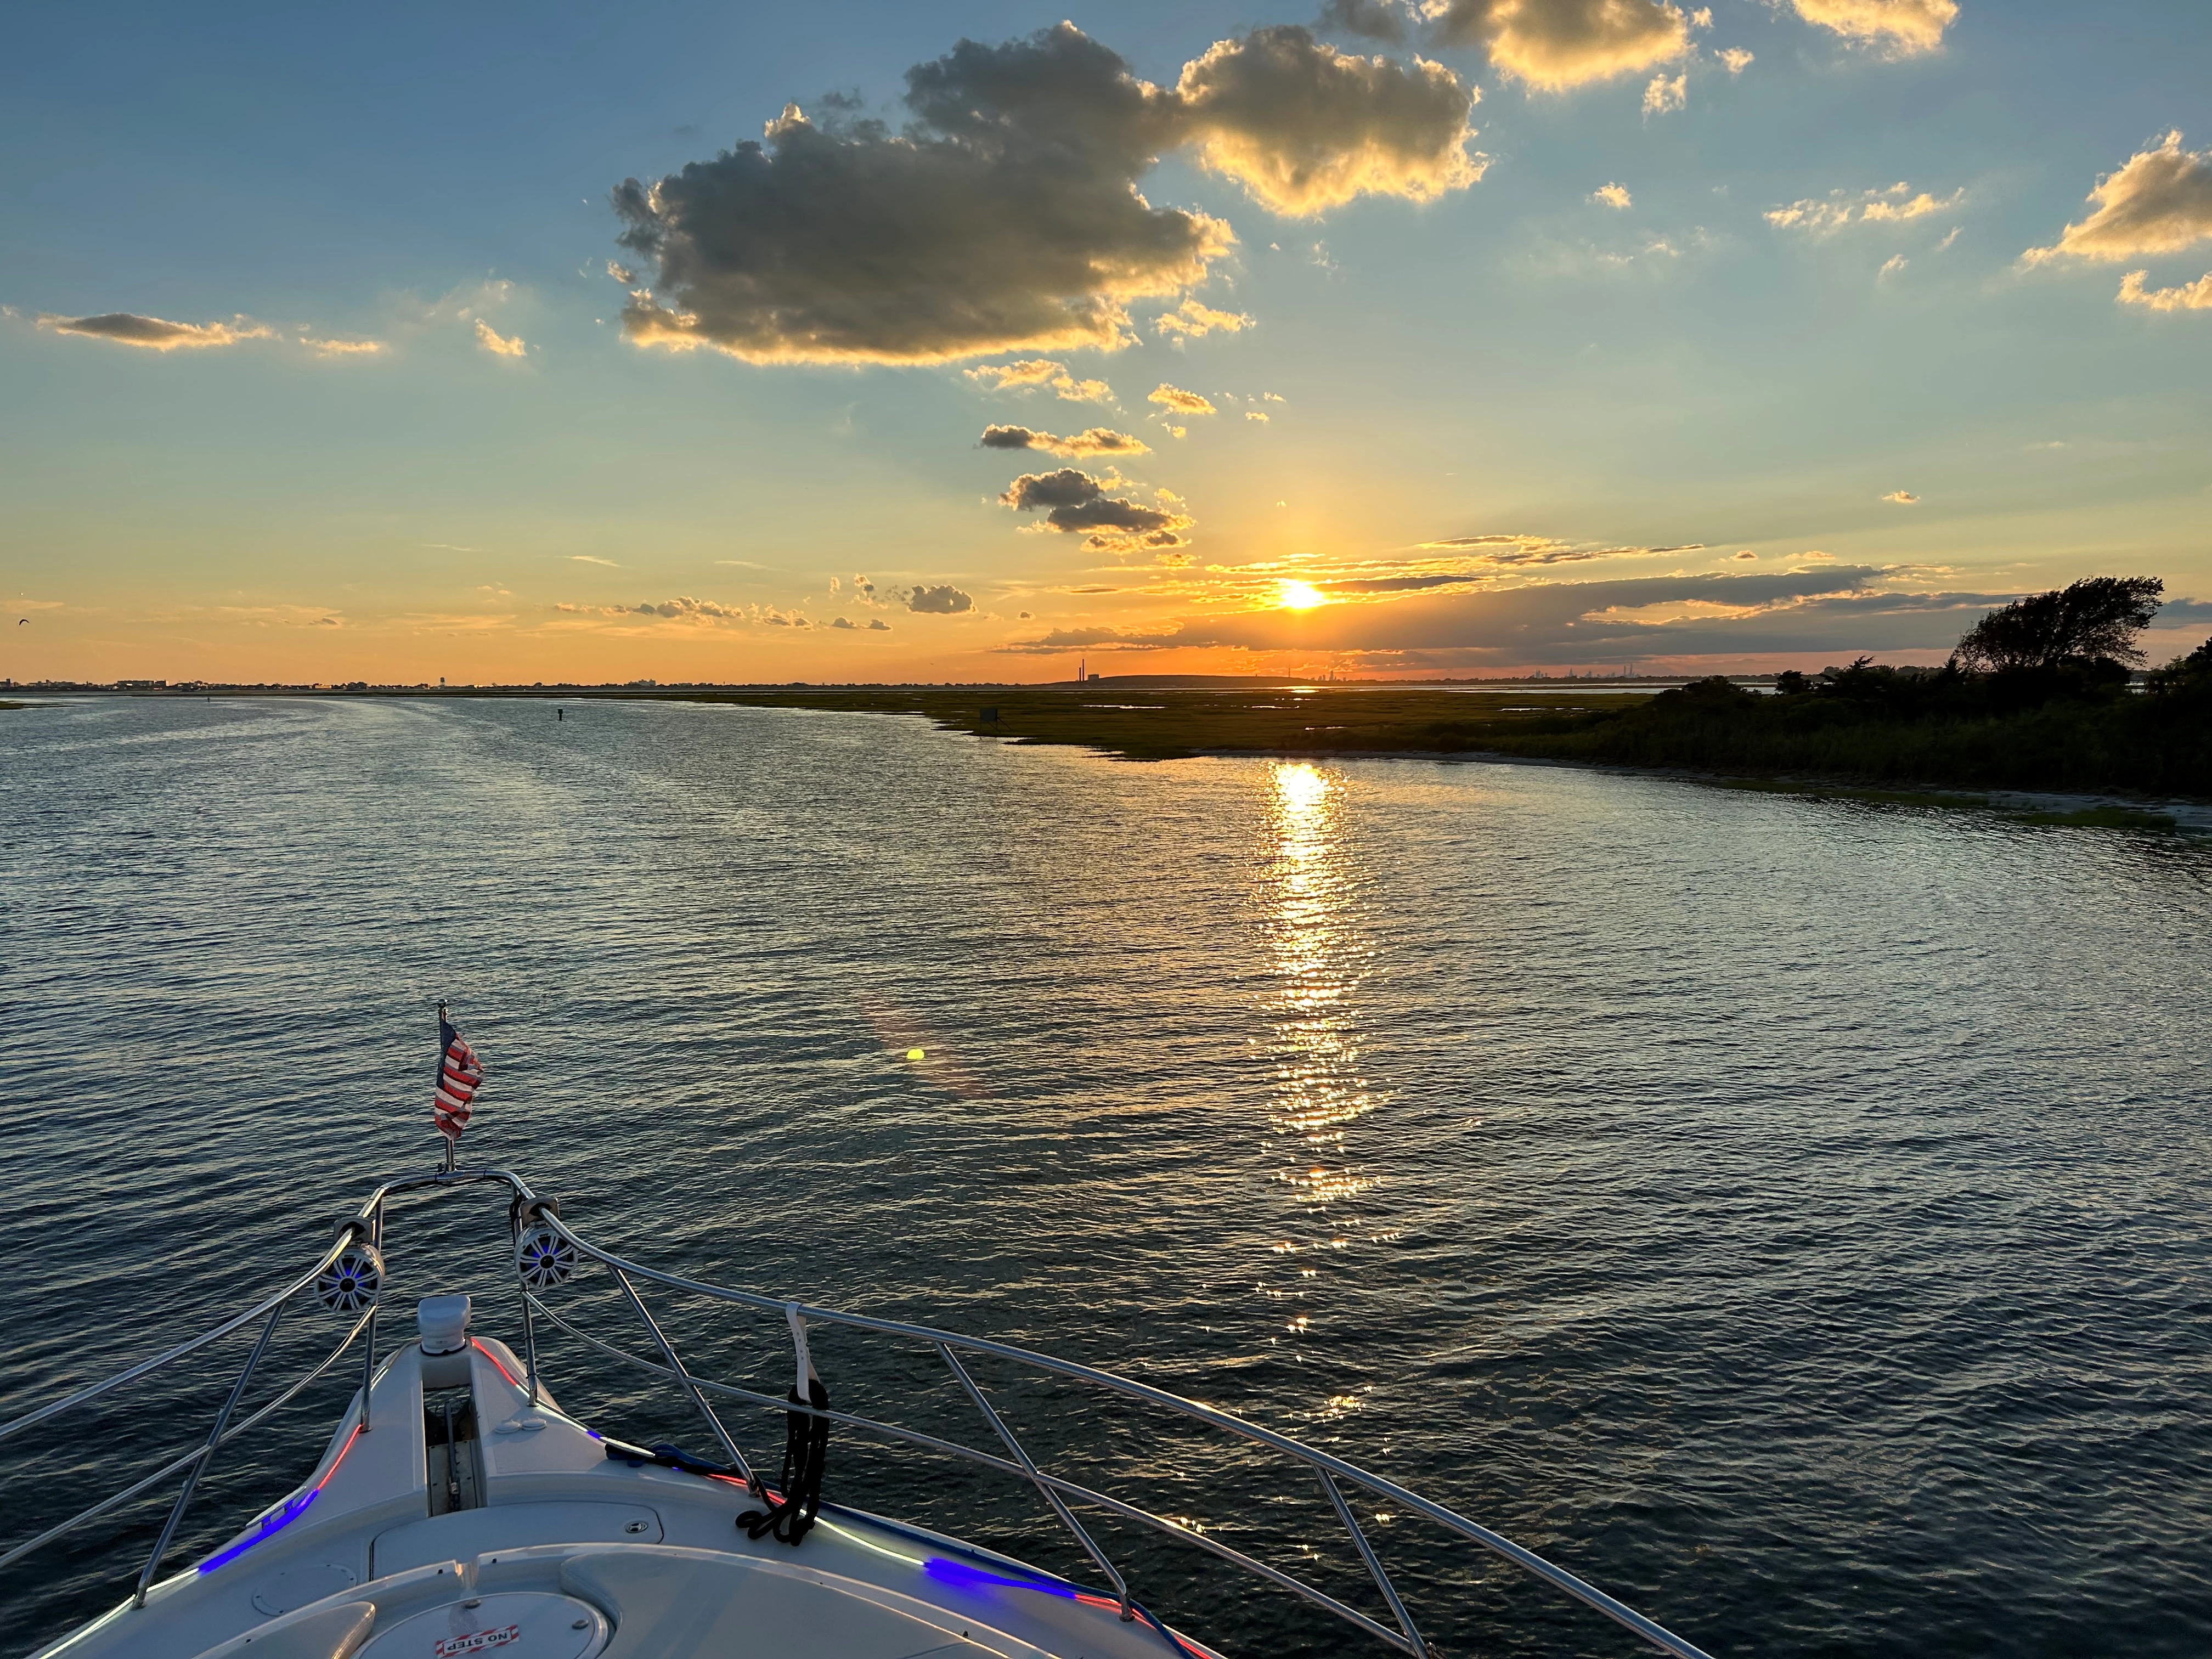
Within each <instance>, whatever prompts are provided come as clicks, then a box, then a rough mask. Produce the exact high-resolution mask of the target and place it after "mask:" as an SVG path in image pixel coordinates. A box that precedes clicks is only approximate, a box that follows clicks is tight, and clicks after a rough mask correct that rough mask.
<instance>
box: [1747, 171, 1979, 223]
mask: <svg viewBox="0 0 2212 1659" xmlns="http://www.w3.org/2000/svg"><path fill="white" fill-rule="evenodd" d="M1965 200H1966V186H1964V185H1960V187H1959V188H1958V189H1957V190H1954V191H1952V192H1951V193H1950V194H1949V195H1948V196H1942V197H1938V196H1934V195H1930V194H1929V192H1928V191H1924V190H1923V191H1918V192H1917V193H1916V192H1915V191H1914V190H1913V188H1912V186H1911V185H1908V184H1906V183H1905V181H1904V180H1903V179H1899V181H1898V182H1897V183H1896V184H1893V185H1887V186H1886V187H1885V188H1883V189H1881V190H1867V191H1859V192H1858V193H1857V195H1853V194H1852V193H1851V192H1850V191H1842V190H1838V191H1832V192H1831V193H1830V194H1829V196H1828V197H1827V198H1826V200H1821V199H1820V198H1819V197H1805V198H1804V199H1803V200H1802V201H1796V202H1792V203H1790V204H1789V205H1788V206H1786V207H1778V208H1769V209H1768V210H1766V222H1767V223H1768V224H1770V225H1778V226H1780V227H1782V228H1784V229H1787V230H1803V231H1810V232H1812V233H1813V234H1816V235H1826V234H1829V233H1831V232H1833V231H1838V230H1841V229H1843V228H1844V227H1845V226H1847V225H1872V224H1897V223H1902V222H1906V221H1909V220H1913V219H1924V218H1926V217H1927V216H1929V214H1931V213H1945V212H1948V211H1949V210H1951V209H1953V208H1954V207H1956V206H1958V205H1959V204H1960V203H1961V202H1963V201H1965Z"/></svg>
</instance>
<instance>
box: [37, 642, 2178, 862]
mask: <svg viewBox="0 0 2212 1659" xmlns="http://www.w3.org/2000/svg"><path fill="white" fill-rule="evenodd" d="M1452 684H1454V685H1455V687H1463V688H1465V689H1449V690H1447V689H1442V684H1441V683H1433V682H1432V683H1428V684H1405V683H1401V682H1389V681H1368V682H1363V683H1356V684H1344V683H1337V684H1328V683H1319V684H1317V683H1315V682H1311V681H1305V682H1299V681H1291V680H1281V679H1272V680H1258V681H1255V680H1241V681H1238V682H1236V683H1235V684H1224V683H1223V682H1222V681H1221V680H1219V679H1206V678H1198V677H1169V676H1159V677H1152V676H1129V677H1125V678H1118V679H1115V680H1104V679H1101V680H1092V681H1087V682H1082V683H1077V682H1064V683H1060V684H1048V685H1042V686H1040V685H909V686H893V685H854V686H826V685H777V686H770V685H761V686H743V687H740V686H705V685H701V686H659V685H653V686H644V685H623V686H593V687H580V686H568V687H554V686H537V685H531V686H501V687H491V686H467V687H462V686H453V687H446V688H432V689H430V690H428V691H425V690H421V689H419V688H413V687H409V688H392V689H384V688H379V689H377V690H371V691H362V690H330V689H322V690H298V689H295V688H278V687H252V688H235V689H234V688H228V687H225V688H216V687H206V688H195V689H191V690H186V689H184V688H170V687H165V688H135V687H134V688H125V689H123V690H119V691H118V690H110V689H108V688H91V687H86V688H82V689H75V688H73V689H72V690H71V691H70V692H69V693H66V694H64V695H68V696H154V697H161V696H167V697H171V698H178V697H214V696H223V697H237V696H290V697H300V696H306V697H332V696H337V697H346V696H380V697H422V696H431V697H438V696H447V697H462V698H477V699H482V698H495V699H516V700H526V701H532V702H547V701H551V702H560V703H564V704H566V705H568V707H570V708H584V707H588V706H589V705H591V704H593V703H601V702H696V703H731V704H737V705H740V706H744V707H749V708H787V709H793V710H809V711H814V712H821V713H846V714H905V715H911V716H918V717H920V718H922V719H926V720H931V721H933V723H934V724H936V725H937V726H939V728H940V729H943V730H947V731H957V732H968V733H969V734H971V735H974V736H977V737H986V738H994V739H995V740H998V741H1001V742H1007V743H1012V744H1030V745H1036V744H1043V745H1066V746H1072V747H1079V748H1087V749H1090V750H1094V751H1096V752H1098V753H1102V754H1107V755H1111V756H1114V757H1117V758H1121V759H1124V760H1129V761H1142V762H1158V761H1170V760H1179V759H1188V758H1196V757H1206V756H1212V757H1268V758H1275V759H1290V760H1316V761H1332V760H1338V761H1341V760H1366V759H1408V760H1411V759H1421V760H1430V761H1476V762H1506V763H1522V764H1540V765H1564V766H1577V767H1584V768H1591V769H1600V770H1606V771H1615V772H1620V773H1622V774H1625V775H1644V776H1657V777H1673V778H1680V779H1684V780H1686V781H1696V782H1701V783H1707V784H1711V785H1714V786H1717V787H1739V788H1753V789H1772V790H1775V791H1777V792H1780V793H1795V794H1805V795H1813V796H1822V797H1827V798H1832V799H1858V800H1863V801H1868V802H1885V803H1888V804H1894V805H1921V806H1932V807H1955V808H1961V809H1970V810H1987V811H1997V812H2000V813H2004V814H2007V815H2008V816H2012V817H2021V818H2026V819H2028V820H2031V821H2038V822H2062V823H2063V822H2074V823H2109V824H2114V825H2118V826H2121V827H2134V828H2142V829H2172V828H2186V829H2190V830H2191V831H2197V830H2206V831H2212V783H2208V786H2207V787H2204V788H2203V789H2202V790H2194V789H2173V788H2161V787H2141V786H2139V785H2137V784H2136V783H2135V782H2134V781H2131V780H2128V779H2126V778H2124V777H2113V776H2102V775H2095V773H2094V770H2093V769H2090V770H2089V771H2088V772H2087V775H2085V774H2084V768H2083V766H2082V764H2081V761H2080V759H2079V758H2078V757H2077V756H2076V755H2075V750H2080V749H2081V748H2082V745H2081V744H2080V743H2079V742H2078V741H2076V738H2077V736H2078V734H2077V733H2075V732H2074V731H2073V730H2072V729H2071V728H2070V727H2063V726H2062V727H2060V728H2058V729H2057V730H2056V732H2055V735H2054V734H2053V733H2050V732H2039V731H2036V730H2035V729H2034V726H2035V722H2036V721H2037V720H2044V722H2045V724H2046V725H2047V724H2048V723H2049V722H2048V720H2047V719H2045V716H2044V715H2043V714H2042V713H2040V712H2039V711H2029V713H2028V714H2025V715H2022V716H2021V717H2019V718H2017V719H2015V720H2011V721H2010V722H2009V723H2007V722H2006V721H2003V720H1990V721H1983V722H1980V723H1979V724H1978V726H1973V727H1972V728H1971V729H1967V728H1963V727H1962V728H1960V730H1959V731H1958V732H1955V733H1954V732H1950V730H1949V728H1936V727H1930V726H1919V727H1908V726H1902V725H1894V724H1893V725H1891V726H1885V725H1884V724H1882V723H1881V721H1879V720H1876V721H1861V722H1858V723H1857V724H1855V725H1852V726H1849V727H1848V728H1846V730H1845V732H1844V735H1845V736H1846V737H1850V738H1853V739H1855V740H1856V741H1857V749H1856V750H1844V751H1842V752H1844V753H1845V754H1846V755H1864V756H1868V757H1871V758H1872V760H1873V761H1874V764H1871V765H1866V766H1853V765H1850V764H1843V765H1836V764H1820V763H1811V764H1808V763H1805V762H1804V761H1803V760H1798V761H1797V762H1796V763H1791V757H1790V756H1789V754H1788V753H1787V745H1786V744H1785V745H1779V746H1778V753H1779V754H1780V756H1781V758H1780V759H1779V761H1778V763H1771V764H1748V763H1745V761H1744V759H1743V758H1742V757H1741V753H1740V752H1737V753H1731V752H1729V751H1730V750H1732V749H1733V750H1738V751H1741V750H1742V749H1743V748H1744V747H1745V746H1746V744H1745V743H1744V742H1743V740H1742V735H1743V734H1742V733H1741V732H1735V731H1732V730H1730V729H1729V728H1727V727H1725V726H1715V725H1714V724H1713V722H1712V720H1711V718H1710V716H1709V715H1708V714H1706V711H1705V710H1703V709H1699V710H1696V711H1694V712H1695V713H1696V714H1698V715H1699V716H1700V717H1701V718H1700V719H1694V720H1693V719H1688V718H1685V715H1684V713H1683V708H1681V707H1677V708H1673V709H1671V710H1670V708H1669V706H1670V705H1682V702H1683V700H1682V698H1681V696H1668V697H1662V696H1661V695H1660V694H1661V693H1662V691H1664V690H1666V689H1667V688H1668V687H1669V686H1670V685H1678V684H1681V682H1680V681H1647V682H1644V683H1641V684H1635V685H1633V686H1631V685H1629V684H1624V682H1623V681H1620V680H1601V681H1595V682H1589V681H1563V680H1538V681H1521V682H1515V683H1510V684H1500V683H1498V682H1485V683H1480V684H1479V685H1478V684H1474V683H1469V682H1455V683H1452ZM51 690H52V688H46V687H41V688H40V691H41V692H47V693H50V692H51ZM1723 692H1724V693H1725V688H1723ZM2128 701H2129V702H2140V701H2141V700H2140V699H2129V700H2128ZM1734 702H1735V704H1738V705H1741V706H1742V707H1743V708H1745V709H1746V710H1747V712H1748V713H1749V714H1751V715H1754V716H1758V717H1759V719H1760V720H1764V718H1765V716H1766V715H1768V714H1780V713H1782V712H1783V710H1782V708H1781V705H1780V704H1778V702H1776V700H1774V699H1771V698H1766V697H1760V698H1757V699H1753V698H1751V697H1747V696H1735V697H1734ZM2121 714H2122V716H2127V715H2128V714H2129V711H2126V710H2122V711H2121ZM1739 721H1740V723H1741V717H1739ZM1754 723H1756V722H1754ZM1766 723H1767V724H1771V723H1772V722H1771V721H1769V722H1766ZM2190 729H2191V730H2193V729H2194V728H2190ZM1931 731H1933V732H1934V733H1935V736H1936V737H1937V738H1943V739H1944V740H1945V741H1943V742H1931V740H1930V732H1931ZM2021 731H2029V732H2031V735H2035V736H2037V737H2038V738H2039V740H2040V741H2042V742H2043V744H2044V745H2045V747H2044V749H2042V750H2036V749H2033V748H2024V749H2021V752H2020V753H2019V754H2016V755H2012V756H2010V757H2007V756H2006V754H2005V752H2004V744H2005V742H2006V741H2012V742H2014V744H2015V748H2019V747H2020V744H2019V743H2018V740H2017V738H2018V732H2021ZM1784 735H1786V733H1785V734H1784ZM1798 746H1799V747H1800V748H1801V749H1802V748H1805V747H1807V746H1808V745H1806V744H1802V743H1801V744H1799V745H1798ZM2200 746H2201V744H2200ZM1829 748H1830V750H1831V751H1833V750H1834V745H1833V744H1830V745H1829ZM1638 750H1646V751H1649V750H1657V751H1659V752H1656V753H1639V752H1638ZM1962 756H1963V757H1964V759H1963V760H1961V759H1960V757H1962ZM1992 757H1995V758H1994V760H1993V759H1992ZM2192 757H2193V751H2192V755H2191V756H2184V757H2182V760H2183V762H2184V763H2187V762H2188V761H2190V760H2191V758H2192ZM2123 758H2124V757H2123ZM1946 760H1948V761H1950V762H1952V763H1951V764H1943V763H1942V762H1944V761H1946ZM1999 761H2001V762H2002V765H1999V764H1996V762H1999ZM2069 769H2070V770H2069Z"/></svg>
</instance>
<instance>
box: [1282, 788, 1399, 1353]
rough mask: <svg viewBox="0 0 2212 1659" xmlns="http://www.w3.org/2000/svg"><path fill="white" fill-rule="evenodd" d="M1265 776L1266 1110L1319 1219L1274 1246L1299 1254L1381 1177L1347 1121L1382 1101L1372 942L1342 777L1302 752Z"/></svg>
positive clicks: (1293, 1179)
mask: <svg viewBox="0 0 2212 1659" xmlns="http://www.w3.org/2000/svg"><path fill="white" fill-rule="evenodd" d="M1268 785H1269V799H1268V802H1267V807H1268V827H1269V829H1270V830H1271V832H1272V836H1273V848H1272V849H1271V850H1272V854H1273V856H1272V857H1271V858H1270V859H1269V860H1267V865H1266V867H1265V872H1264V878H1263V881H1262V884H1261V905H1262V926H1263V931H1264V933H1265V936H1266V939H1267V951H1268V957H1269V962H1270V966H1271V968H1272V969H1273V981H1274V982H1273V987H1272V988H1271V992H1270V1000H1269V1013H1270V1015H1271V1017H1272V1018H1271V1025H1272V1043H1273V1055H1274V1060H1275V1079H1274V1091H1273V1101H1272V1103H1271V1104H1270V1107H1269V1112H1268V1119H1269V1126H1270V1127H1271V1128H1272V1129H1273V1135H1274V1139H1273V1146H1274V1147H1275V1149H1276V1151H1277V1152H1278V1155H1279V1158H1281V1167H1280V1168H1279V1170H1278V1172H1277V1178H1278V1179H1279V1180H1280V1181H1282V1182H1285V1184H1286V1185H1288V1186H1289V1187H1290V1188H1291V1191H1292V1194H1293V1195H1294V1199H1295V1201H1296V1202H1297V1205H1298V1206H1299V1207H1300V1208H1301V1209H1302V1210H1303V1211H1304V1213H1305V1215H1306V1217H1307V1218H1309V1222H1310V1225H1311V1226H1312V1227H1313V1229H1314V1236H1313V1237H1310V1238H1308V1239H1306V1240H1304V1241H1290V1240H1286V1241H1285V1242H1284V1243H1280V1244H1278V1245H1275V1246H1273V1249H1274V1251H1275V1252H1276V1253H1278V1254H1286V1255H1300V1254H1304V1252H1307V1251H1316V1252H1323V1251H1329V1250H1332V1249H1342V1248H1343V1247H1344V1244H1345V1243H1346V1239H1345V1237H1344V1235H1345V1234H1346V1232H1350V1231H1358V1225H1359V1224H1358V1218H1353V1217H1350V1216H1347V1215H1346V1214H1345V1213H1344V1212H1343V1206H1345V1205H1346V1204H1347V1203H1348V1202H1349V1201H1350V1200H1354V1199H1357V1198H1358V1197H1359V1196H1360V1195H1361V1194H1364V1193H1367V1192H1368V1191H1369V1190H1370V1188H1372V1187H1373V1186H1374V1184H1375V1183H1374V1181H1373V1178H1372V1177H1371V1176H1369V1175H1368V1174H1366V1173H1365V1172H1364V1170H1363V1168H1362V1166H1361V1165H1360V1164H1359V1163H1358V1161H1357V1160H1356V1159H1355V1158H1353V1157H1352V1148H1351V1146H1350V1145H1349V1143H1348V1133H1349V1131H1350V1129H1351V1126H1352V1125H1353V1124H1355V1123H1356V1122H1357V1121H1358V1120H1359V1119H1360V1118H1362V1117H1364V1116H1365V1115H1367V1114H1368V1113H1369V1112H1370V1111H1372V1110H1373V1109H1374V1107H1375V1100H1374V1097H1373V1096H1372V1094H1371V1093H1370V1090H1369V1088H1368V1085H1367V1081H1366V1078H1365V1074H1364V1068H1363V1066H1362V1065H1361V1057H1360V1052H1359V1048H1358V1031H1357V1028H1356V1024H1355V1021H1354V1018H1353V1003H1352V994H1353V993H1354V991H1355V990H1356V988H1357V987H1358V983H1359V981H1360V980H1361V979H1362V978H1363V977H1364V975H1365V974H1366V972H1367V971H1368V970H1369V967H1370V961H1371V958H1372V951H1371V950H1370V947H1369V945H1368V944H1367V941H1366V939H1364V934H1363V930H1362V928H1361V927H1360V923H1359V917H1358V906H1357V903H1356V888H1357V886H1358V868H1357V864H1356V859H1355V856H1354V854H1353V853H1352V850H1351V849H1350V848H1349V847H1348V846H1347V844H1346V843H1347V837H1346V811H1347V808H1348V806H1349V804H1350V799H1351V796H1350V792H1349V790H1348V788H1347V786H1346V781H1345V780H1344V779H1342V778H1341V777H1340V776H1338V775H1334V774H1331V773H1329V772H1328V771H1325V770H1323V769H1322V768H1320V767H1317V766H1315V765H1312V764H1311V763H1307V762H1303V761H1298V762H1284V763H1278V764H1277V765H1275V766H1274V767H1273V768H1272V769H1270V772H1269V775H1268ZM1321 1283H1322V1280H1321V1279H1320V1275H1319V1273H1318V1270H1316V1269H1314V1268H1309V1267H1295V1268H1293V1269H1292V1272H1291V1278H1290V1286H1291V1288H1289V1289H1287V1290H1284V1289H1275V1288H1273V1287H1268V1294H1269V1297H1270V1298H1271V1299H1275V1298H1279V1297H1285V1296H1287V1297H1291V1298H1293V1299H1295V1300H1297V1301H1301V1302H1303V1301H1305V1300H1306V1299H1307V1298H1308V1297H1310V1296H1311V1295H1313V1294H1314V1292H1315V1291H1316V1289H1317V1288H1318V1286H1319V1285H1320V1284H1321ZM1311 1317H1312V1315H1311V1314H1310V1313H1306V1312H1301V1313H1297V1314H1295V1315H1294V1316H1291V1318H1290V1319H1289V1321H1288V1323H1287V1325H1286V1329H1287V1330H1288V1331H1289V1332H1290V1334H1291V1335H1292V1336H1293V1337H1297V1336H1299V1335H1302V1334H1304V1333H1305V1332H1306V1330H1307V1329H1308V1328H1309V1322H1310V1318H1311Z"/></svg>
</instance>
